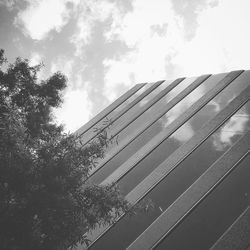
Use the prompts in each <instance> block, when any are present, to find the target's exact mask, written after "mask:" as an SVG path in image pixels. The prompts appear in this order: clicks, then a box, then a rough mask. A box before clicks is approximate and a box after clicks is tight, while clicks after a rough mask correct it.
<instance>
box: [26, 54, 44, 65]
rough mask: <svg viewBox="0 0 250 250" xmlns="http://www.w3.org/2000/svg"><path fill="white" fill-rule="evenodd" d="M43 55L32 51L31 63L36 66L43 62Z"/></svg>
mask: <svg viewBox="0 0 250 250" xmlns="http://www.w3.org/2000/svg"><path fill="white" fill-rule="evenodd" d="M42 59H43V56H42V55H41V54H40V53H38V52H32V53H31V55H30V59H29V62H30V63H29V64H30V65H31V66H35V65H37V64H39V63H41V62H42Z"/></svg>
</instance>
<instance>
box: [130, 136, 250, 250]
mask: <svg viewBox="0 0 250 250" xmlns="http://www.w3.org/2000/svg"><path fill="white" fill-rule="evenodd" d="M249 148H250V132H248V133H247V134H246V135H245V136H243V137H242V138H241V139H240V140H239V141H238V142H237V143H236V144H234V145H233V146H232V147H231V148H230V149H229V150H228V151H227V152H226V153H224V155H222V156H221V157H220V158H219V159H218V160H217V161H216V162H215V163H214V164H213V165H212V166H211V167H210V168H209V169H208V170H207V171H206V172H205V173H204V174H203V175H202V176H201V177H200V178H198V180H197V181H195V182H194V184H193V185H192V186H191V187H189V188H188V189H187V190H186V191H185V192H184V193H183V194H182V195H181V196H180V197H179V198H178V199H177V200H176V201H175V202H174V203H173V204H172V205H171V206H170V207H169V208H168V209H167V210H166V211H165V212H164V213H163V214H161V215H160V216H159V217H158V219H157V220H155V221H154V222H153V223H152V224H151V225H150V226H149V227H148V228H147V229H146V230H145V231H144V232H143V233H142V234H141V235H140V236H139V237H138V238H137V239H136V240H135V241H134V242H133V243H132V244H131V245H130V246H129V247H128V248H127V249H129V250H133V249H135V250H137V249H141V250H143V249H152V248H154V246H156V245H157V244H158V243H159V241H160V240H161V239H162V238H163V237H165V236H166V235H167V234H168V233H170V232H171V231H172V230H173V229H174V227H175V226H176V225H177V224H179V223H180V222H181V221H182V220H183V219H184V218H185V217H186V216H187V215H188V214H189V213H190V212H191V211H192V210H193V209H195V207H196V206H197V205H198V204H199V203H200V202H201V201H202V200H203V199H205V197H206V196H207V195H208V194H209V193H210V192H212V190H213V189H214V188H215V187H216V186H217V185H219V183H220V182H221V181H222V180H223V179H224V178H225V177H226V176H227V175H228V174H229V173H230V172H231V171H232V170H233V169H234V168H235V167H236V166H237V164H238V163H239V161H241V160H242V159H243V158H245V157H246V156H247V155H248V154H249V153H250V150H249Z"/></svg>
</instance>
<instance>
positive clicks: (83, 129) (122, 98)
mask: <svg viewBox="0 0 250 250" xmlns="http://www.w3.org/2000/svg"><path fill="white" fill-rule="evenodd" d="M145 85H146V83H141V84H136V85H135V86H134V87H133V88H131V89H130V90H128V91H127V92H126V93H124V94H123V95H122V96H120V97H119V98H118V99H116V100H115V101H114V102H113V103H111V104H110V105H109V106H108V107H107V108H105V109H104V110H102V111H101V112H100V113H99V114H97V115H96V116H95V117H94V118H92V119H91V120H90V121H89V122H87V123H86V124H84V125H83V126H82V127H81V128H79V129H78V130H77V131H75V133H74V134H75V135H76V136H77V137H78V136H81V135H82V134H84V133H85V132H86V131H88V130H89V129H90V128H92V127H93V126H94V125H95V124H96V123H98V122H99V121H100V120H102V119H103V118H105V117H106V116H107V115H108V114H110V113H111V112H112V111H113V110H114V109H116V108H117V107H118V106H120V105H121V104H122V103H123V102H124V101H126V100H127V99H128V98H130V97H131V96H132V95H134V94H135V93H136V92H137V91H138V90H140V89H141V88H142V87H143V86H145Z"/></svg>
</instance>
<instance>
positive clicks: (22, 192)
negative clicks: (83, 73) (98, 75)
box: [0, 50, 129, 250]
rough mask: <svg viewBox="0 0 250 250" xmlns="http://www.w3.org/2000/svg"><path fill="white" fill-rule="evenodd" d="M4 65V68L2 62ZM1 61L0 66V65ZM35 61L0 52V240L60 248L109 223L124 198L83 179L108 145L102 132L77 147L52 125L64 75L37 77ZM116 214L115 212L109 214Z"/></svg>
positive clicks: (17, 247) (11, 247)
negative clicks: (10, 60)
mask: <svg viewBox="0 0 250 250" xmlns="http://www.w3.org/2000/svg"><path fill="white" fill-rule="evenodd" d="M6 65H7V66H6ZM3 66H5V68H6V69H5V70H3ZM41 67H42V65H37V66H32V67H31V66H29V62H28V60H24V59H21V58H17V59H16V61H15V62H14V63H13V64H7V60H6V58H5V57H4V51H3V50H0V197H1V198H0V245H1V249H3V250H5V249H8V250H29V249H38V250H39V249H41V250H42V249H46V250H50V249H53V250H55V249H67V248H69V247H70V246H74V245H76V244H77V243H84V242H85V243H86V242H87V239H86V238H85V236H84V233H85V232H86V231H88V230H90V229H93V228H94V227H95V226H96V225H98V224H106V223H112V221H113V220H114V219H115V217H116V216H118V215H119V214H121V213H123V212H124V211H127V210H128V208H129V204H128V202H127V201H126V200H125V199H124V198H123V197H122V196H121V194H120V192H119V190H118V187H117V186H116V185H108V186H97V185H91V184H89V183H88V182H86V179H87V177H88V174H89V172H90V170H91V168H93V167H94V165H95V161H96V160H97V159H99V158H100V157H103V155H104V153H105V148H106V147H107V138H106V137H105V133H101V134H100V135H99V137H98V138H97V139H96V140H95V141H93V142H92V143H89V144H88V145H86V146H84V147H79V146H78V145H77V142H76V140H75V138H74V136H73V135H70V134H65V133H63V129H62V127H61V126H58V125H56V124H55V123H53V119H52V118H53V117H52V112H51V110H52V108H55V107H58V106H59V105H60V104H61V103H62V98H61V91H62V90H63V89H65V87H66V78H65V76H64V75H63V74H61V73H60V72H58V73H55V74H54V75H52V76H51V77H49V78H48V79H47V80H42V81H40V82H38V77H37V74H38V72H39V70H40V69H41ZM114 211H115V213H114Z"/></svg>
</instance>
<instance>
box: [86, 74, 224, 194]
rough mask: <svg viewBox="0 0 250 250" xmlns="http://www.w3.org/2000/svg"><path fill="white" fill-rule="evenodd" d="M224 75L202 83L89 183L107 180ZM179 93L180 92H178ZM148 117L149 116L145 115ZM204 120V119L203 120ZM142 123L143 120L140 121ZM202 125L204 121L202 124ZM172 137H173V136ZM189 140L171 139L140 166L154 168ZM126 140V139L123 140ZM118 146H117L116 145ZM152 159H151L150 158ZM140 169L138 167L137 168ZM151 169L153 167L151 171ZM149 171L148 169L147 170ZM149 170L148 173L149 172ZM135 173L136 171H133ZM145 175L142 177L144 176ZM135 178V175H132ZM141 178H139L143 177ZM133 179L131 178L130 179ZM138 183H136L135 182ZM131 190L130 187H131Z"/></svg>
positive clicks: (185, 84) (212, 77) (191, 79)
mask: <svg viewBox="0 0 250 250" xmlns="http://www.w3.org/2000/svg"><path fill="white" fill-rule="evenodd" d="M225 75H226V74H218V75H214V76H211V77H210V78H208V79H207V80H206V81H205V82H203V83H202V84H201V85H200V86H199V87H197V88H196V89H195V90H194V91H192V92H191V93H190V94H189V95H187V96H186V97H185V98H183V100H181V101H180V102H179V103H178V104H177V105H176V106H174V107H173V108H172V109H171V110H170V111H169V112H167V113H166V114H165V115H163V116H162V117H161V118H160V119H158V120H157V121H156V122H154V123H153V124H152V125H151V126H150V127H149V128H148V129H146V130H145V131H144V132H143V133H142V134H141V135H140V136H139V137H137V138H136V139H135V140H134V141H133V142H131V143H130V144H129V145H128V146H126V147H125V148H124V149H123V150H122V151H121V152H120V153H118V154H117V155H116V156H115V157H114V158H112V159H111V160H110V161H109V162H108V163H107V164H106V165H104V166H103V167H102V169H101V170H99V171H98V172H96V173H95V174H94V175H93V176H92V177H91V181H93V182H94V183H100V182H101V181H103V180H104V179H105V178H107V176H108V175H110V174H111V173H112V172H113V171H114V170H115V169H116V168H117V167H118V166H120V165H121V164H122V163H124V162H125V161H126V160H127V159H128V158H129V157H131V156H132V155H133V154H135V152H136V151H138V150H139V149H140V148H141V147H142V146H144V145H145V144H146V143H148V142H149V141H150V140H151V139H152V138H153V137H154V136H156V135H157V134H158V133H159V132H161V131H163V130H165V129H167V127H168V125H169V124H170V123H172V122H173V121H174V120H175V119H176V118H178V117H179V116H180V115H181V114H183V112H185V111H186V110H187V109H188V108H189V107H190V106H191V105H192V104H193V103H194V102H195V101H197V100H198V99H199V98H200V97H201V96H202V95H204V94H205V93H207V92H208V91H209V90H210V89H211V88H213V86H215V85H216V83H218V82H219V81H220V80H221V79H223V78H224V77H225ZM194 80H195V78H189V80H188V79H186V80H184V81H187V83H188V84H187V83H184V86H187V85H189V84H191V83H192V82H193V81H194ZM179 91H180V90H179ZM176 94H179V93H178V92H177V91H176V93H171V94H170V95H173V96H175V95H176ZM147 116H149V114H148V115H147ZM205 117H206V118H207V119H208V117H211V114H210V115H208V116H205ZM144 119H147V117H144ZM204 120H205V119H204ZM140 122H141V123H142V122H143V120H140ZM202 123H204V121H203V122H202ZM125 136H126V134H125V132H124V134H123V137H124V139H125ZM173 137H174V135H173ZM185 139H186V140H187V139H189V138H188V137H186V138H183V140H182V141H180V142H179V141H178V140H177V141H176V140H172V139H171V138H170V139H169V140H168V141H167V142H164V143H163V145H160V146H159V147H158V148H157V149H156V150H154V151H153V154H150V155H149V156H148V157H146V158H145V159H144V160H143V161H142V162H141V163H140V166H142V165H143V166H145V161H149V159H150V161H154V166H157V165H158V164H159V163H160V162H162V161H163V160H164V159H165V158H166V157H167V156H168V155H170V154H171V153H172V152H173V151H174V150H175V149H176V148H177V147H179V146H180V144H182V143H184V140H185ZM125 140H126V139H125ZM170 141H174V143H172V144H173V145H172V144H171V147H169V146H168V147H166V145H165V144H166V143H168V142H170ZM118 146H119V144H118ZM162 148H163V150H164V153H161V152H162ZM150 157H152V159H151V158H150ZM139 168H140V167H139ZM152 169H153V166H152V168H151V170H152ZM148 170H149V169H148ZM148 170H146V168H145V169H144V170H143V171H145V172H144V173H145V174H147V173H148ZM151 170H149V171H151ZM133 171H137V170H133ZM145 174H144V175H143V176H145ZM134 176H135V175H134ZM143 176H141V177H143ZM132 178H133V177H132ZM132 181H133V180H132V179H131V180H130V182H129V184H131V185H132ZM137 183H138V182H137ZM121 186H122V187H124V189H123V191H124V192H127V191H126V187H125V185H124V186H123V185H121ZM131 188H132V186H131Z"/></svg>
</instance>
